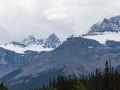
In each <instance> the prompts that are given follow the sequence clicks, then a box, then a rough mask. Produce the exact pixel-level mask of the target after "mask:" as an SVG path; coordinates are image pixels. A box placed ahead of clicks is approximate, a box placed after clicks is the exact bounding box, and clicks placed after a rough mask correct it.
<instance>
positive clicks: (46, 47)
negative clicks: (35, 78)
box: [0, 33, 61, 53]
mask: <svg viewBox="0 0 120 90" xmlns="http://www.w3.org/2000/svg"><path fill="white" fill-rule="evenodd" d="M60 44H61V41H60V39H59V38H58V37H57V36H56V35H55V34H54V33H53V34H51V35H49V37H48V38H42V39H37V38H36V37H35V36H34V35H29V36H28V38H25V39H24V40H23V41H22V42H16V41H12V42H10V43H7V44H5V45H0V47H2V48H4V49H7V50H11V51H15V52H16V53H24V51H27V50H31V51H38V52H40V51H50V50H53V49H55V48H56V47H58V46H59V45H60Z"/></svg>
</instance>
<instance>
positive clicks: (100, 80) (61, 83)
mask: <svg viewBox="0 0 120 90" xmlns="http://www.w3.org/2000/svg"><path fill="white" fill-rule="evenodd" d="M34 90H120V73H119V72H118V71H117V70H114V68H113V67H112V66H111V63H108V61H107V60H106V63H105V69H104V72H103V71H100V69H98V68H96V71H95V73H94V72H91V75H90V76H89V77H82V78H79V79H78V78H76V77H70V78H69V79H68V78H65V77H63V76H58V77H57V78H53V79H52V80H49V86H44V85H43V87H42V88H36V89H34Z"/></svg>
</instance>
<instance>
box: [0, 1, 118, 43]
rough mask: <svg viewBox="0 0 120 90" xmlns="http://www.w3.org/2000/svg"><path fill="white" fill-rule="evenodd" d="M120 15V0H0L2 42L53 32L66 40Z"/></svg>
mask: <svg viewBox="0 0 120 90" xmlns="http://www.w3.org/2000/svg"><path fill="white" fill-rule="evenodd" d="M117 15H120V1H119V0H0V44H2V43H6V42H10V41H14V40H16V41H22V40H23V39H24V38H25V37H28V35H35V36H36V37H37V38H45V37H48V36H49V34H52V33H55V34H56V35H57V36H58V37H59V38H60V39H61V40H62V41H63V40H66V38H67V37H69V36H70V35H72V34H73V35H81V34H83V33H86V32H88V30H89V29H90V27H91V26H92V25H93V24H95V23H97V22H100V21H102V20H103V19H104V18H110V17H113V16H117Z"/></svg>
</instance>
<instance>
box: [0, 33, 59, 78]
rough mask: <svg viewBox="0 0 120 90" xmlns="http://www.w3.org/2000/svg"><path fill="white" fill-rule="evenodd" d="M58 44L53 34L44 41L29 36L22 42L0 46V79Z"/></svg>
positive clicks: (57, 39)
mask: <svg viewBox="0 0 120 90" xmlns="http://www.w3.org/2000/svg"><path fill="white" fill-rule="evenodd" d="M60 44H61V41H60V40H59V38H58V37H57V36H56V35H55V34H51V35H50V36H49V37H48V38H46V39H37V38H35V36H33V35H30V36H29V37H28V38H25V39H24V40H23V41H22V42H16V41H13V42H10V43H8V44H5V45H0V77H2V76H4V75H6V74H8V73H10V72H12V71H14V70H16V69H19V68H21V67H23V66H24V65H26V64H28V63H29V62H32V61H33V60H36V59H37V58H38V57H39V56H41V55H43V54H44V53H46V52H48V51H50V50H53V49H55V48H56V47H58V46H59V45H60Z"/></svg>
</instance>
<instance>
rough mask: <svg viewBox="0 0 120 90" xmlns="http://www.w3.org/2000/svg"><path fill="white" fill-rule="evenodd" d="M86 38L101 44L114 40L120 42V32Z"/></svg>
mask: <svg viewBox="0 0 120 90" xmlns="http://www.w3.org/2000/svg"><path fill="white" fill-rule="evenodd" d="M83 37H84V38H88V39H94V40H96V41H98V42H99V43H102V44H105V42H106V40H114V41H120V32H118V33H116V32H104V33H103V34H99V33H98V35H88V36H83Z"/></svg>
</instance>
